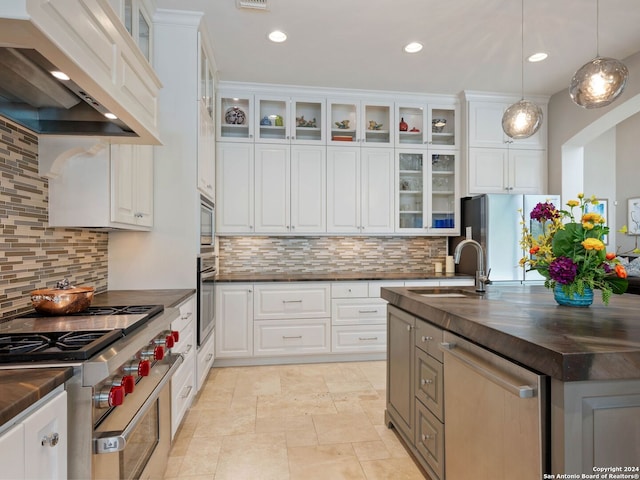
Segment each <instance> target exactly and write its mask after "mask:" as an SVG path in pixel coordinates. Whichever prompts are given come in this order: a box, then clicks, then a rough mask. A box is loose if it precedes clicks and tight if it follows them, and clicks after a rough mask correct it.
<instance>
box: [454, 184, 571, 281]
mask: <svg viewBox="0 0 640 480" xmlns="http://www.w3.org/2000/svg"><path fill="white" fill-rule="evenodd" d="M547 201H549V202H552V203H553V204H554V205H555V206H556V208H561V207H562V205H561V204H560V196H559V195H501V194H493V195H491V194H487V195H479V196H476V197H467V198H463V199H462V200H461V202H462V206H461V215H462V222H461V225H462V228H461V231H460V233H461V236H460V237H452V238H451V240H450V245H449V247H450V251H451V252H453V250H454V248H455V246H456V245H457V244H458V243H459V242H460V241H462V240H463V239H465V238H473V239H474V240H476V241H478V242H480V244H481V245H482V246H483V247H484V250H485V252H486V261H487V266H486V270H487V271H489V269H490V270H491V273H490V275H489V279H490V280H491V281H492V282H512V283H521V282H527V283H542V282H543V281H544V277H542V275H540V274H539V273H538V272H535V271H530V272H525V271H524V269H523V268H522V267H521V266H520V265H519V261H520V259H521V258H522V257H523V256H524V254H525V252H524V251H523V250H522V248H521V247H520V239H521V237H522V225H521V214H524V218H525V221H526V222H527V223H528V227H529V228H530V230H531V231H532V232H534V233H535V231H536V224H538V225H539V223H538V222H536V221H532V220H531V219H530V217H529V213H530V212H531V210H532V209H533V208H534V207H535V206H536V204H538V203H539V202H547ZM527 254H528V252H527ZM476 266H477V263H476V252H475V249H471V248H465V249H464V250H463V251H462V255H461V258H460V264H459V265H457V266H456V271H457V272H459V273H468V274H470V275H475V272H476Z"/></svg>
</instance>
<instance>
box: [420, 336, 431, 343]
mask: <svg viewBox="0 0 640 480" xmlns="http://www.w3.org/2000/svg"><path fill="white" fill-rule="evenodd" d="M431 340H433V337H426V336H424V335H423V336H422V341H423V342H430V341H431Z"/></svg>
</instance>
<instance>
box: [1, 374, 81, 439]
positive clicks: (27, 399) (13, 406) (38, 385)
mask: <svg viewBox="0 0 640 480" xmlns="http://www.w3.org/2000/svg"><path fill="white" fill-rule="evenodd" d="M72 376H73V367H54V368H16V369H14V370H0V392H2V394H1V395H0V426H2V425H4V424H5V423H7V422H8V421H9V420H11V419H12V418H14V417H15V416H16V415H19V414H20V413H21V412H22V411H24V410H26V409H27V408H29V407H30V406H31V405H33V404H34V403H36V402H37V401H38V400H40V399H41V398H43V397H44V396H45V395H47V394H48V393H50V392H51V391H53V390H54V389H55V388H56V387H57V386H59V385H62V384H63V383H64V382H66V381H67V380H69V379H70V378H71V377H72Z"/></svg>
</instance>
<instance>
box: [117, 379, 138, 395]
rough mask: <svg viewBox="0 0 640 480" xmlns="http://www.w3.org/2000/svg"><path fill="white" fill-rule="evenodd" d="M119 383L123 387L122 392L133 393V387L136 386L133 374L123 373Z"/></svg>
mask: <svg viewBox="0 0 640 480" xmlns="http://www.w3.org/2000/svg"><path fill="white" fill-rule="evenodd" d="M120 385H122V386H123V387H124V393H126V394H129V393H133V389H134V388H135V386H136V378H135V377H134V376H133V375H125V376H124V377H122V380H121V381H120Z"/></svg>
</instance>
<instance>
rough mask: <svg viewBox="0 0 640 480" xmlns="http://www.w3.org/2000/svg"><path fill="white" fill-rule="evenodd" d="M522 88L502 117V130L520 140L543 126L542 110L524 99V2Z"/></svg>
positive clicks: (521, 53) (521, 54)
mask: <svg viewBox="0 0 640 480" xmlns="http://www.w3.org/2000/svg"><path fill="white" fill-rule="evenodd" d="M521 41H522V42H521V50H520V56H521V72H520V73H521V77H520V79H521V82H522V83H521V87H522V98H521V100H520V101H519V102H516V103H514V104H513V105H511V106H510V107H509V108H507V109H506V110H505V112H504V114H503V115H502V130H504V133H506V134H507V135H508V136H509V137H511V138H513V139H515V140H519V139H523V138H529V137H530V136H531V135H533V134H534V133H536V132H537V131H538V130H539V129H540V126H541V125H542V109H541V108H540V107H539V106H538V105H536V104H535V103H533V102H529V101H527V100H525V99H524V0H522V30H521Z"/></svg>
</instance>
